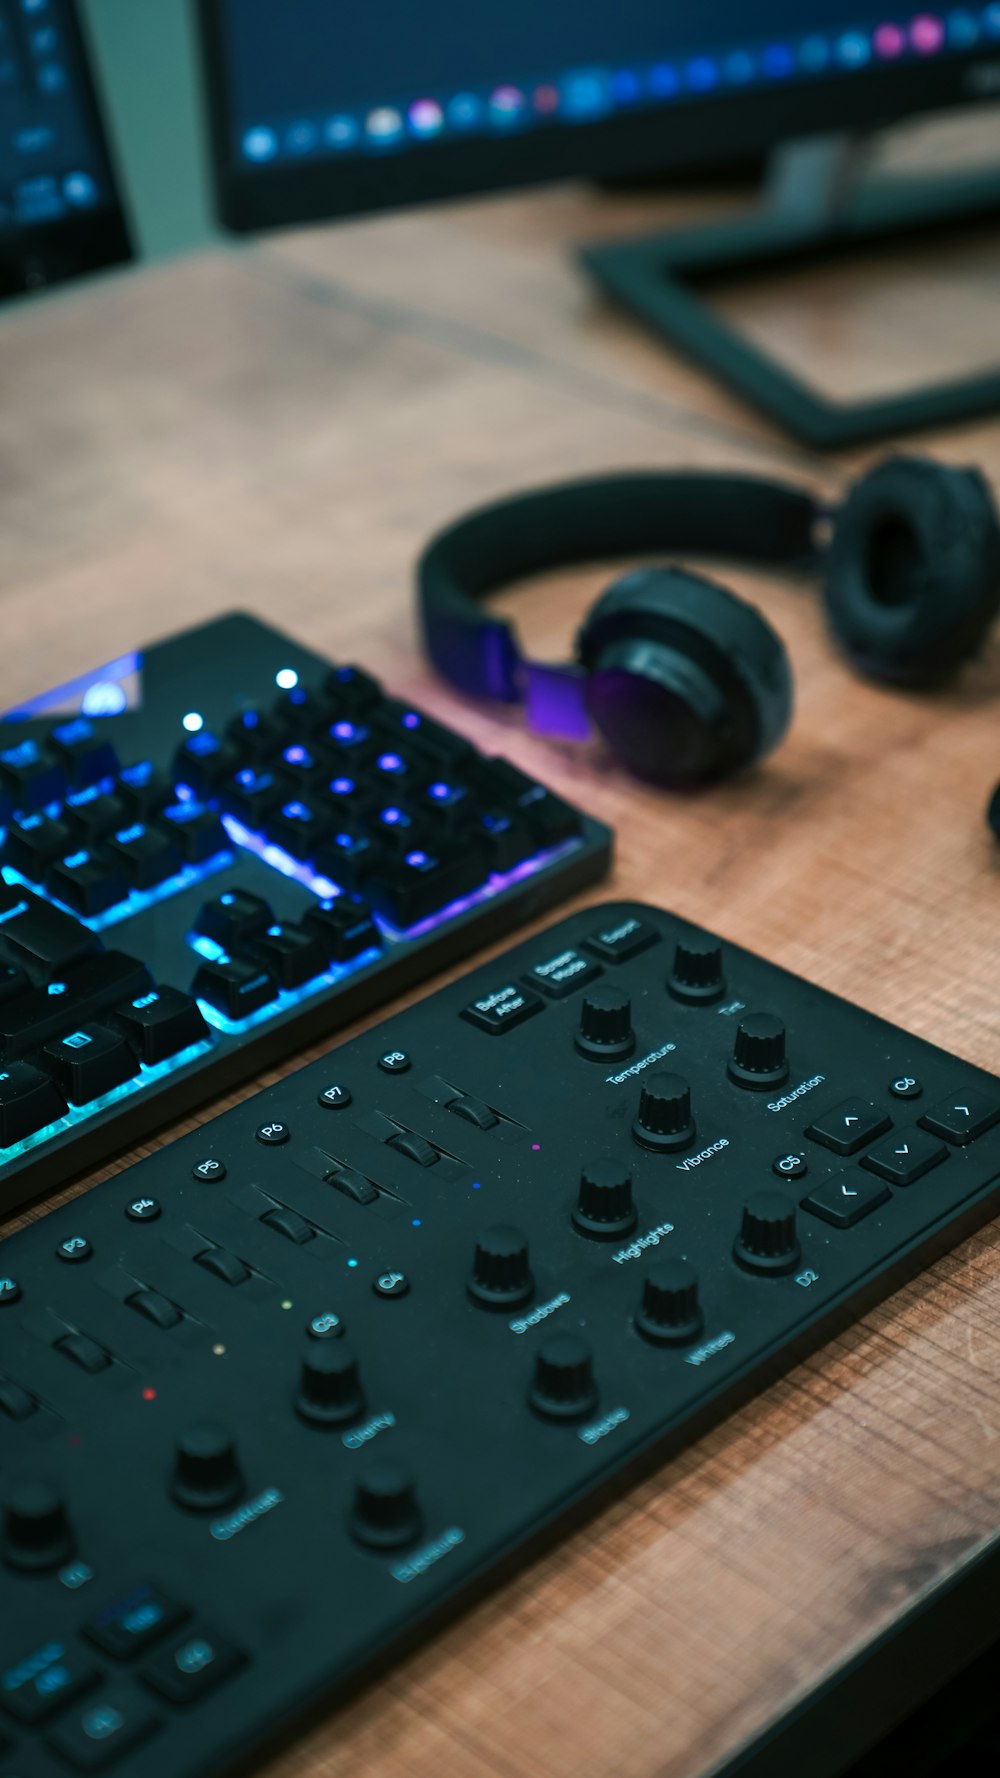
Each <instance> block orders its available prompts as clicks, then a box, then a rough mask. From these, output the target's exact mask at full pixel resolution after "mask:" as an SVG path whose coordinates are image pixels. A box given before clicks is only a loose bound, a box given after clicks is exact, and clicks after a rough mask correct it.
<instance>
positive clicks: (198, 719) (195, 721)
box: [181, 710, 205, 735]
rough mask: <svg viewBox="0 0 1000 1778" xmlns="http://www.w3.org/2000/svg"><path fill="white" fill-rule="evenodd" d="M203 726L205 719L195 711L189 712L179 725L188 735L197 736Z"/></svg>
mask: <svg viewBox="0 0 1000 1778" xmlns="http://www.w3.org/2000/svg"><path fill="white" fill-rule="evenodd" d="M204 726H205V718H204V717H203V716H200V715H199V714H198V711H197V710H189V711H188V713H187V715H186V716H185V717H184V718H183V721H182V723H181V727H182V728H185V729H186V730H187V732H188V734H189V735H197V734H199V733H200V731H201V730H202V729H203V728H204Z"/></svg>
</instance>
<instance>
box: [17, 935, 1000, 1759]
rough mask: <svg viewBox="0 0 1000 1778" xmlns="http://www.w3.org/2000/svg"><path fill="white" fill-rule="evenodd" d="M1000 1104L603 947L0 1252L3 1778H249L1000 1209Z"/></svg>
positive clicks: (366, 1053) (649, 959)
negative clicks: (267, 1757) (90, 1775)
mask: <svg viewBox="0 0 1000 1778" xmlns="http://www.w3.org/2000/svg"><path fill="white" fill-rule="evenodd" d="M998 1191H1000V1081H997V1080H996V1079H994V1078H992V1077H991V1076H989V1075H987V1074H985V1073H982V1072H980V1071H979V1070H977V1069H975V1068H972V1067H970V1066H968V1065H967V1064H965V1063H963V1062H961V1061H958V1060H956V1058H955V1057H953V1056H950V1055H948V1054H946V1053H945V1052H944V1051H942V1050H940V1049H936V1048H934V1047H933V1046H932V1045H930V1044H928V1043H924V1042H921V1041H919V1040H918V1039H916V1038H914V1037H911V1036H908V1035H907V1034H906V1033H905V1032H903V1031H900V1030H897V1029H895V1028H894V1027H892V1026H891V1025H888V1024H885V1023H884V1022H883V1021H882V1020H880V1019H877V1018H874V1017H872V1016H871V1015H870V1014H868V1013H864V1012H862V1011H860V1010H859V1009H857V1008H856V1007H853V1006H851V1005H849V1004H848V1003H847V1002H845V1001H843V1000H839V999H836V998H835V997H834V996H832V995H830V994H827V993H824V992H822V991H821V990H819V989H817V988H814V987H810V986H809V985H808V984H807V983H805V982H803V981H801V980H799V979H797V978H796V977H795V976H792V975H790V974H787V973H785V972H784V971H782V970H780V969H777V968H774V967H773V966H772V965H770V964H768V963H765V962H763V961H761V959H760V958H757V957H754V956H752V955H750V954H749V953H747V952H745V951H742V950H738V949H737V948H736V947H735V946H730V945H723V944H722V943H721V941H719V940H717V939H715V938H713V937H712V936H711V935H709V934H707V933H704V932H702V931H700V930H693V929H692V928H690V927H688V926H685V925H683V924H682V923H681V922H679V921H677V920H675V919H673V918H671V917H670V916H669V915H667V914H664V913H661V912H658V911H657V910H655V909H653V908H650V907H645V906H639V905H632V904H621V903H619V904H614V905H609V906H605V907H602V908H593V907H591V908H587V909H584V910H583V911H582V912H579V913H577V914H575V915H574V916H573V917H572V918H571V919H568V920H565V921H563V922H562V923H561V924H559V925H558V926H556V927H555V928H553V929H551V930H550V931H548V932H543V933H541V934H540V935H538V936H536V937H534V938H532V939H530V940H529V941H528V942H526V943H523V944H520V945H519V946H518V947H517V948H516V949H514V950H512V951H510V952H508V953H507V954H506V955H505V956H503V957H501V958H499V959H498V960H495V961H493V962H490V963H488V964H486V965H485V966H484V967H482V968H479V969H477V970H476V971H475V972H474V973H473V974H472V975H470V976H467V977H466V978H465V979H464V980H460V981H458V982H456V983H454V984H452V985H450V986H448V987H446V988H444V989H442V990H441V991H440V992H438V993H436V994H434V995H433V996H432V997H431V998H429V999H427V1000H425V1001H424V1002H423V1003H422V1004H420V1005H417V1006H414V1007H412V1008H411V1009H409V1010H408V1011H406V1012H404V1013H402V1014H401V1015H399V1016H398V1017H396V1018H393V1019H391V1020H390V1021H388V1022H387V1023H385V1024H383V1025H382V1026H380V1027H375V1028H374V1029H372V1030H370V1031H368V1032H367V1033H365V1034H364V1035H362V1036H360V1037H357V1038H353V1039H352V1040H350V1041H349V1042H347V1043H345V1044H343V1045H342V1046H341V1047H339V1048H338V1049H336V1050H333V1051H331V1052H330V1053H329V1054H328V1055H326V1056H324V1057H323V1058H322V1059H321V1060H320V1061H318V1062H315V1063H313V1064H311V1065H310V1066H308V1067H306V1068H304V1069H302V1070H300V1071H299V1072H298V1073H295V1074H292V1075H291V1076H289V1077H288V1078H286V1079H284V1080H282V1081H281V1082H280V1083H279V1084H278V1085H276V1086H274V1087H272V1088H270V1089H269V1090H267V1091H266V1092H264V1093H261V1094H259V1095H257V1096H256V1097H254V1098H252V1099H250V1100H248V1101H247V1102H245V1103H243V1104H241V1105H239V1106H237V1107H236V1108H235V1109H234V1110H231V1111H229V1112H227V1113H226V1114H225V1115H224V1116H221V1117H218V1118H216V1119H214V1120H213V1121H211V1122H210V1123H208V1124H206V1125H204V1126H202V1127H201V1128H200V1129H198V1130H196V1131H195V1132H194V1133H193V1134H190V1135H187V1136H185V1137H183V1138H182V1139H181V1140H179V1141H176V1142H174V1143H172V1144H171V1145H170V1146H168V1147H165V1148H163V1149H161V1150H159V1151H158V1152H157V1153H155V1154H153V1155H152V1156H151V1157H150V1158H149V1159H147V1160H144V1161H142V1162H140V1163H138V1164H137V1165H135V1166H133V1167H131V1168H130V1169H128V1170H127V1171H126V1172H125V1173H123V1174H121V1175H119V1176H118V1177H116V1178H114V1179H111V1180H108V1181H107V1182H105V1183H103V1184H101V1185H100V1186H98V1187H96V1188H94V1189H93V1190H92V1191H90V1192H89V1193H88V1194H86V1195H84V1196H81V1197H78V1198H77V1199H76V1200H75V1201H73V1202H71V1203H69V1204H67V1205H65V1206H64V1207H61V1208H59V1209H58V1210H55V1211H53V1212H51V1213H50V1214H49V1215H48V1216H46V1217H45V1218H43V1219H41V1220H39V1221H36V1222H35V1223H33V1224H32V1225H31V1226H30V1227H28V1228H25V1229H24V1230H23V1231H22V1232H21V1233H19V1234H16V1235H13V1236H11V1237H10V1238H9V1240H8V1241H6V1242H5V1243H4V1244H3V1247H2V1248H0V1481H2V1489H0V1492H2V1496H3V1521H2V1529H0V1539H2V1541H0V1778H23V1774H24V1773H25V1772H30V1774H31V1775H32V1778H68V1775H69V1774H71V1773H72V1772H99V1771H104V1770H105V1769H109V1768H112V1767H114V1769H115V1770H116V1771H118V1772H120V1773H121V1775H122V1778H126V1775H127V1778H217V1775H219V1774H222V1773H225V1772H228V1771H229V1770H230V1769H231V1768H232V1767H233V1765H234V1764H235V1763H236V1762H237V1761H240V1762H243V1761H245V1760H246V1759H247V1758H248V1757H250V1756H252V1755H254V1754H257V1753H259V1752H260V1751H261V1750H262V1749H264V1748H269V1747H271V1746H273V1745H274V1742H275V1739H276V1738H277V1737H279V1736H280V1735H281V1734H284V1733H286V1732H287V1731H288V1729H289V1728H290V1727H291V1726H292V1725H293V1724H295V1723H297V1722H298V1721H299V1720H300V1719H301V1718H302V1717H303V1716H304V1715H307V1714H308V1713H309V1712H311V1711H315V1710H317V1709H318V1708H320V1707H322V1706H323V1705H324V1704H326V1703H329V1702H330V1701H331V1700H332V1699H335V1698H336V1697H337V1696H339V1695H341V1696H342V1695H344V1693H345V1692H346V1691H347V1690H348V1689H349V1688H352V1687H356V1686H357V1684H358V1683H359V1682H360V1680H361V1679H362V1678H363V1677H364V1676H366V1675H367V1674H369V1673H370V1672H371V1671H372V1670H373V1668H374V1667H375V1666H377V1665H378V1663H380V1662H384V1661H385V1660H387V1659H389V1658H391V1657H392V1656H394V1655H395V1654H397V1653H398V1652H399V1651H400V1649H402V1648H403V1647H404V1646H405V1645H406V1644H407V1643H409V1642H412V1641H413V1640H415V1639H416V1638H419V1637H420V1636H422V1635H426V1634H427V1633H428V1631H429V1630H430V1629H431V1627H432V1626H433V1625H434V1624H435V1623H436V1622H437V1621H438V1620H439V1619H440V1617H441V1615H442V1613H444V1612H445V1611H447V1610H454V1609H456V1608H457V1607H458V1606H459V1605H460V1604H461V1603H462V1602H463V1601H467V1600H469V1599H470V1598H472V1597H473V1596H474V1595H475V1594H476V1593H477V1591H480V1590H481V1589H482V1588H483V1587H484V1585H486V1584H487V1583H489V1582H491V1581H493V1580H495V1579H496V1578H497V1577H498V1576H499V1575H500V1574H502V1573H503V1572H505V1571H506V1569H507V1568H508V1567H509V1565H510V1564H511V1563H512V1562H513V1561H516V1560H523V1559H524V1558H525V1557H526V1556H527V1555H528V1554H530V1553H532V1552H533V1551H535V1550H536V1549H537V1548H538V1547H540V1545H541V1542H542V1540H543V1539H544V1538H545V1537H547V1536H551V1535H552V1534H553V1533H554V1532H555V1531H556V1529H557V1528H562V1527H563V1526H564V1525H565V1524H567V1523H568V1522H569V1521H570V1519H571V1518H572V1516H573V1515H574V1514H575V1513H579V1512H580V1511H583V1510H587V1509H588V1508H590V1507H592V1506H593V1504H594V1503H595V1502H596V1501H597V1500H598V1499H600V1498H601V1497H602V1495H603V1494H604V1493H605V1492H606V1490H607V1489H608V1488H609V1487H610V1486H612V1485H617V1486H620V1485H621V1484H622V1483H623V1482H624V1481H625V1480H626V1478H629V1477H631V1476H632V1475H633V1474H635V1473H637V1471H638V1470H639V1469H640V1468H641V1467H642V1466H643V1465H647V1466H648V1465H649V1464H650V1463H652V1462H653V1461H655V1460H657V1459H659V1458H662V1457H663V1456H664V1455H666V1454H668V1453H669V1452H671V1451H672V1450H675V1449H676V1448H678V1447H679V1446H680V1445H682V1444H683V1443H685V1442H686V1441H689V1440H691V1439H692V1438H693V1437H694V1436H695V1435H696V1434H698V1433H700V1432H701V1431H702V1430H703V1429H704V1428H705V1427H706V1426H707V1425H708V1424H709V1423H710V1422H712V1421H713V1420H716V1419H718V1418H720V1417H721V1416H722V1415H723V1414H725V1413H726V1412H727V1411H729V1410H730V1409H731V1408H732V1407H733V1406H734V1405H735V1404H736V1403H738V1402H739V1401H741V1400H743V1399H745V1398H746V1397H747V1396H749V1395H750V1394H752V1393H753V1392H754V1391H756V1390H758V1389H760V1388H762V1387H764V1386H765V1385H766V1384H767V1383H769V1382H771V1381H772V1380H773V1379H774V1377H775V1376H776V1375H777V1374H778V1373H780V1372H781V1371H782V1370H785V1369H787V1368H788V1367H789V1366H790V1365H791V1364H793V1363H794V1362H795V1361H796V1360H797V1359H798V1358H799V1357H800V1356H801V1355H802V1354H804V1353H805V1352H806V1351H807V1350H809V1349H810V1348H812V1347H814V1346H816V1345H817V1344H818V1343H819V1342H820V1341H821V1340H823V1339H824V1338H826V1337H828V1336H829V1334H830V1333H831V1332H832V1331H834V1330H835V1329H837V1328H838V1327H841V1326H843V1325H845V1324H847V1323H849V1322H850V1321H852V1320H853V1319H855V1318H856V1317H857V1316H858V1315H860V1314H861V1313H862V1312H863V1311H864V1310H865V1309H866V1308H867V1307H868V1306H869V1305H871V1304H872V1303H873V1302H874V1301H875V1300H877V1299H878V1298H880V1297H882V1296H884V1295H885V1294H886V1293H887V1292H889V1291H890V1290H891V1289H892V1288H894V1287H895V1286H896V1285H897V1284H898V1283H899V1282H900V1281H901V1280H903V1279H904V1278H905V1277H907V1276H908V1275H911V1274H912V1273H913V1272H915V1271H916V1270H918V1269H919V1268H920V1267H921V1266H923V1265H925V1264H926V1263H928V1261H929V1260H930V1259H931V1258H932V1257H934V1256H935V1255H937V1254H939V1253H940V1252H941V1251H942V1250H943V1249H945V1248H946V1247H948V1246H949V1245H951V1244H952V1243H954V1242H956V1241H957V1240H959V1239H960V1238H961V1237H962V1236H963V1235H965V1234H966V1233H967V1232H968V1231H970V1230H971V1229H972V1228H973V1227H974V1226H975V1225H976V1224H977V1223H979V1222H981V1221H983V1220H985V1219H986V1218H988V1217H989V1216H990V1215H991V1214H992V1213H993V1212H994V1211H995V1209H996V1204H997V1197H998Z"/></svg>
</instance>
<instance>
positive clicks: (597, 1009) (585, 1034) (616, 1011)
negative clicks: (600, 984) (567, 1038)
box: [574, 988, 635, 1062]
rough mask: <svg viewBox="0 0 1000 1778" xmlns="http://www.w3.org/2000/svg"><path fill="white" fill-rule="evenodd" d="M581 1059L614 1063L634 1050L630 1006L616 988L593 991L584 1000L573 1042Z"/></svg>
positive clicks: (630, 1003) (624, 996) (627, 1000)
mask: <svg viewBox="0 0 1000 1778" xmlns="http://www.w3.org/2000/svg"><path fill="white" fill-rule="evenodd" d="M574 1041H575V1043H576V1047H577V1049H578V1050H579V1052H580V1054H581V1056H587V1057H588V1058H589V1060H590V1061H592V1062H615V1061H620V1060H621V1058H622V1057H623V1056H630V1055H631V1054H632V1051H633V1050H634V1049H635V1032H634V1031H633V1029H632V1002H631V1000H630V999H629V997H628V995H627V994H623V993H622V992H621V990H620V989H618V988H594V989H592V990H591V992H590V993H589V994H587V995H585V996H584V1001H583V1005H582V1006H581V1008H580V1025H579V1029H578V1031H577V1033H576V1037H575V1039H574Z"/></svg>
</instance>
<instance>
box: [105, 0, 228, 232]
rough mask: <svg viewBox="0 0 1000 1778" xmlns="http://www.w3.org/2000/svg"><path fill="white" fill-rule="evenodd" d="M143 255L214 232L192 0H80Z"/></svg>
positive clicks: (119, 166)
mask: <svg viewBox="0 0 1000 1778" xmlns="http://www.w3.org/2000/svg"><path fill="white" fill-rule="evenodd" d="M80 9H81V12H82V15H83V22H84V25H85V27H86V29H87V34H88V36H89V38H90V41H91V45H92V48H93V51H94V59H95V62H96V72H97V79H98V84H99V87H100V89H101V98H102V100H103V103H104V108H105V113H106V116H107V119H108V125H109V129H110V131H111V135H112V139H113V142H114V147H115V152H116V158H117V162H118V172H119V176H120V178H121V181H122V185H123V187H124V189H125V192H126V196H127V200H128V204H129V211H130V214H131V218H132V223H133V227H134V230H135V237H136V247H137V249H138V251H139V252H140V254H141V255H142V256H143V258H147V259H163V258H169V257H170V256H171V255H172V254H175V253H183V252H186V251H188V250H189V249H191V248H193V247H200V246H203V245H204V244H205V243H206V242H208V241H211V240H213V239H215V238H216V231H215V227H214V224H213V220H212V213H211V200H210V196H209V187H208V177H207V170H206V169H207V162H206V159H205V129H204V120H203V115H202V111H203V107H202V96H201V89H200V75H199V69H198V59H197V57H198V49H197V43H196V40H195V39H196V33H195V28H194V18H193V7H192V5H191V4H190V0H80Z"/></svg>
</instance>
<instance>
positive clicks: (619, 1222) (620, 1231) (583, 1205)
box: [573, 1161, 636, 1241]
mask: <svg viewBox="0 0 1000 1778" xmlns="http://www.w3.org/2000/svg"><path fill="white" fill-rule="evenodd" d="M573 1221H574V1223H575V1225H576V1227H577V1228H578V1229H579V1230H580V1232H581V1234H584V1235H591V1236H593V1237H594V1238H596V1239H597V1240H598V1241H613V1240H616V1239H617V1238H618V1237H619V1236H620V1235H627V1234H628V1233H629V1231H630V1230H631V1229H634V1228H635V1223H636V1211H635V1205H634V1203H633V1202H632V1175H631V1173H630V1172H629V1170H628V1168H627V1167H622V1166H619V1165H618V1163H617V1162H615V1161H594V1162H592V1163H591V1165H590V1166H589V1167H584V1169H583V1172H582V1174H581V1175H580V1195H579V1197H578V1199H577V1204H576V1209H575V1210H574V1211H573Z"/></svg>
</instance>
